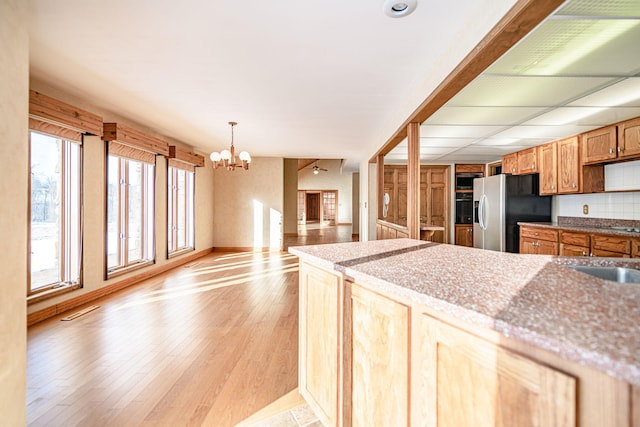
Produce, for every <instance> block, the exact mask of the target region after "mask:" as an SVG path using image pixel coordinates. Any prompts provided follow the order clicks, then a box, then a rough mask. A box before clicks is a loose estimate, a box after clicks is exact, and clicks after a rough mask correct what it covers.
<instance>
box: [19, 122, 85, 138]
mask: <svg viewBox="0 0 640 427" xmlns="http://www.w3.org/2000/svg"><path fill="white" fill-rule="evenodd" d="M29 130H34V131H36V132H42V133H46V134H48V135H53V136H57V137H59V138H62V139H66V140H68V141H76V142H82V133H81V132H78V131H77V130H74V129H69V128H66V127H62V126H58V125H54V124H52V123H49V122H43V121H40V120H38V119H34V118H32V117H29Z"/></svg>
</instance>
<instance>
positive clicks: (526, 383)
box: [425, 316, 577, 427]
mask: <svg viewBox="0 0 640 427" xmlns="http://www.w3.org/2000/svg"><path fill="white" fill-rule="evenodd" d="M425 317H428V316H425ZM431 323H432V327H431V328H429V329H430V331H431V335H432V336H431V340H430V341H431V345H430V347H429V348H428V351H427V354H426V355H425V359H426V363H425V366H431V367H432V368H431V376H432V377H433V378H435V380H434V381H435V383H434V381H432V383H431V389H432V390H431V394H432V395H433V396H430V399H429V406H430V407H428V408H427V410H426V411H425V413H427V414H430V417H429V418H430V419H428V420H427V422H426V423H425V424H426V425H427V426H429V427H496V426H503V427H507V426H519V427H528V426H531V427H533V426H555V427H575V426H576V409H577V408H576V399H577V390H576V387H577V385H576V379H575V378H573V377H571V376H569V375H566V374H564V373H562V372H559V371H556V370H555V369H552V368H550V367H548V366H546V365H543V364H539V363H537V362H535V361H533V360H530V359H527V358H525V357H523V356H520V355H518V354H516V353H513V352H511V351H509V350H506V349H504V348H502V347H500V346H498V345H496V344H494V343H492V342H489V341H485V340H484V339H481V338H478V337H476V336H473V335H471V334H469V333H467V332H464V331H462V330H459V329H457V328H455V327H453V326H450V325H447V324H444V323H442V322H439V321H437V320H435V319H431ZM434 418H435V419H434Z"/></svg>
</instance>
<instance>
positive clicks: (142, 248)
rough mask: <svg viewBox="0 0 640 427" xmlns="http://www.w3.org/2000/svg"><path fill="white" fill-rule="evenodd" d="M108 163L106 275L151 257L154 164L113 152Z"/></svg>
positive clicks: (152, 243) (153, 254)
mask: <svg viewBox="0 0 640 427" xmlns="http://www.w3.org/2000/svg"><path fill="white" fill-rule="evenodd" d="M151 157H152V158H153V156H151ZM107 163H108V172H107V175H108V176H107V275H109V274H112V273H115V272H119V271H123V270H128V269H130V268H132V267H135V266H142V265H145V264H148V263H151V262H153V260H154V257H155V252H154V239H153V236H154V222H155V209H154V204H153V201H154V190H155V186H154V180H155V166H154V165H153V164H152V163H147V162H145V161H139V160H134V159H130V158H126V157H120V156H116V155H112V154H109V156H108V162H107Z"/></svg>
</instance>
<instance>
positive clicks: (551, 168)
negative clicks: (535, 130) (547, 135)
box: [540, 142, 558, 195]
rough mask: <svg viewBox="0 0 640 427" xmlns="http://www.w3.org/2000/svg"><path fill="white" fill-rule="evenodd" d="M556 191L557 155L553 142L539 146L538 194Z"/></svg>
mask: <svg viewBox="0 0 640 427" xmlns="http://www.w3.org/2000/svg"><path fill="white" fill-rule="evenodd" d="M557 192H558V156H557V146H556V143H555V142H552V143H550V144H545V145H543V146H542V147H540V194H541V195H542V194H555V193H557Z"/></svg>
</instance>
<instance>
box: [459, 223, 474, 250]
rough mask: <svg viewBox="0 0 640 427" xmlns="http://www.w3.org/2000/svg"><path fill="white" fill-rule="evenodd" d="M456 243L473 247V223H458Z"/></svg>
mask: <svg viewBox="0 0 640 427" xmlns="http://www.w3.org/2000/svg"><path fill="white" fill-rule="evenodd" d="M456 245H460V246H469V247H473V225H460V224H457V225H456Z"/></svg>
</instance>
